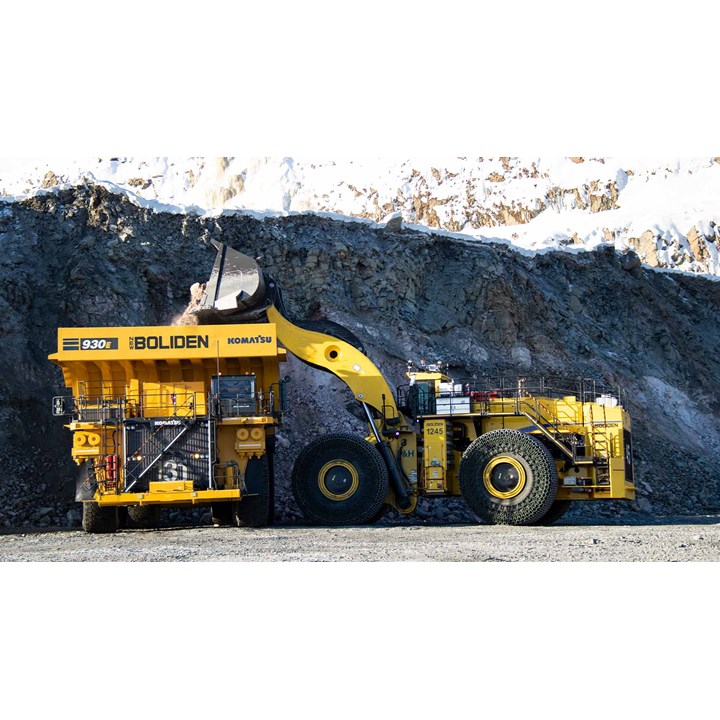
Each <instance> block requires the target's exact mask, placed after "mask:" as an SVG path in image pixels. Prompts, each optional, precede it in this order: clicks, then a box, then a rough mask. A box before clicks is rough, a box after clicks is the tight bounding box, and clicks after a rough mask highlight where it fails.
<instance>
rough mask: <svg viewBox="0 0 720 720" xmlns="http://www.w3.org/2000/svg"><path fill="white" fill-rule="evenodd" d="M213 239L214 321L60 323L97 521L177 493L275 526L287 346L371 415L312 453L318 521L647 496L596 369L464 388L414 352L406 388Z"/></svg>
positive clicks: (621, 412)
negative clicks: (428, 502)
mask: <svg viewBox="0 0 720 720" xmlns="http://www.w3.org/2000/svg"><path fill="white" fill-rule="evenodd" d="M213 244H214V245H215V246H216V248H217V251H218V252H217V256H216V259H215V265H214V267H213V269H212V273H211V276H210V279H209V281H208V283H207V286H206V292H205V294H204V297H203V298H202V300H201V302H200V303H199V304H198V306H197V307H195V308H194V312H195V313H196V316H197V318H198V320H199V322H200V323H201V324H200V325H198V326H193V327H185V328H167V327H165V328H124V329H118V328H105V329H101V328H100V329H99V328H95V329H74V330H60V331H59V351H58V353H56V354H55V355H52V356H51V359H52V360H54V361H55V362H57V363H58V364H60V365H61V367H62V368H63V372H64V374H65V380H66V384H67V385H68V386H69V387H71V388H72V390H73V396H72V398H56V399H55V404H56V408H55V410H56V414H58V415H63V414H71V416H72V422H71V423H70V425H69V426H68V427H69V428H70V429H71V430H72V431H73V451H72V452H73V456H74V458H75V460H76V461H77V462H78V463H80V464H82V466H83V467H84V468H85V469H86V473H85V475H84V479H83V478H81V483H80V489H79V493H78V499H79V500H82V501H83V502H84V526H85V528H86V529H87V530H89V531H100V530H104V529H106V528H107V529H109V530H114V529H115V528H117V526H118V522H120V523H122V520H123V518H122V513H120V516H119V514H118V512H117V510H118V508H125V507H128V508H129V513H130V515H131V517H133V519H135V518H136V516H139V517H140V521H141V522H142V519H143V518H144V513H147V512H148V510H151V509H152V508H154V507H157V506H161V505H168V504H171V503H179V504H199V503H208V504H210V505H211V506H212V510H213V515H214V517H215V518H216V520H217V521H219V522H230V521H234V522H235V523H237V524H238V525H262V524H265V523H267V522H269V521H270V519H271V516H272V496H273V490H272V488H273V477H272V463H271V461H272V448H273V439H274V431H275V427H276V425H277V424H278V423H279V422H280V419H281V416H282V412H283V410H284V408H283V382H284V381H283V380H281V379H280V374H279V372H278V364H279V363H280V362H282V360H283V359H284V352H285V350H283V349H282V348H278V346H277V341H278V340H279V341H280V342H281V343H282V345H283V346H284V348H285V349H287V350H288V351H289V352H291V353H293V354H294V355H295V356H297V357H298V358H299V359H300V360H302V361H303V362H305V363H307V364H309V365H311V366H313V367H316V368H319V369H321V370H325V371H327V372H330V373H332V374H334V375H335V376H337V377H338V378H340V379H341V380H343V381H344V382H345V383H346V385H347V386H348V387H349V389H350V390H351V392H352V393H353V395H354V397H355V398H356V399H357V401H358V402H359V403H360V404H361V406H362V408H363V410H364V415H365V417H366V419H367V423H368V435H367V437H364V438H363V437H357V436H355V435H352V434H347V433H333V434H330V435H327V436H324V437H319V438H316V439H315V440H313V441H311V442H310V443H309V444H308V445H307V446H306V447H304V448H302V449H299V450H298V455H297V459H296V462H295V465H294V467H293V471H292V477H291V485H292V491H293V495H294V497H295V499H296V501H297V503H298V506H299V507H300V509H301V511H302V512H303V514H304V516H305V518H306V519H307V520H308V521H309V522H313V523H323V524H327V525H338V524H341V525H352V524H361V523H369V522H374V521H376V520H377V519H378V518H379V517H380V516H381V515H382V514H383V512H385V510H387V508H389V507H394V508H396V509H397V510H398V511H399V512H400V513H404V514H405V513H412V512H413V511H414V509H415V507H416V506H417V501H418V498H419V497H426V498H435V497H447V496H461V497H462V498H463V499H464V500H465V502H466V503H467V505H468V506H469V508H470V510H471V511H472V513H474V515H475V516H476V517H477V518H478V519H480V520H481V521H483V522H488V523H495V524H511V525H534V524H547V523H551V522H554V521H555V520H557V519H558V518H559V517H560V516H561V515H562V514H563V513H564V512H565V511H566V510H567V508H568V507H569V505H570V502H571V501H573V500H585V501H590V500H611V499H633V498H634V496H635V487H634V484H633V467H632V438H631V424H630V417H629V416H628V413H627V412H626V410H625V409H624V408H623V407H622V404H621V402H620V397H619V394H617V393H613V392H609V391H607V390H605V389H602V388H600V386H599V385H597V384H596V383H595V382H592V381H587V380H571V381H567V380H551V379H548V378H537V379H532V378H527V377H526V378H516V379H513V380H512V381H507V380H504V379H484V380H479V381H478V380H473V381H464V380H460V379H455V378H453V377H451V375H450V374H449V373H448V371H447V369H446V368H444V367H443V366H442V364H441V363H439V362H437V363H433V364H425V363H422V362H419V363H418V364H417V365H415V364H414V363H410V364H409V366H408V368H407V377H408V382H407V383H406V384H403V385H402V386H400V387H398V388H397V392H396V393H393V391H392V390H391V389H390V386H389V385H388V383H387V381H386V380H385V378H384V377H383V375H382V373H381V372H380V371H379V370H378V368H377V367H376V366H375V365H374V364H373V362H372V361H371V360H370V359H369V358H368V357H367V355H366V354H365V352H364V348H363V346H362V343H361V342H360V341H359V340H358V338H356V337H355V336H354V335H353V334H352V333H351V332H349V331H348V330H347V329H346V328H344V327H342V326H340V325H337V324H335V323H332V322H319V323H318V322H315V323H310V322H292V321H291V320H290V319H289V318H288V313H287V310H286V308H285V306H284V303H283V300H282V293H281V291H280V289H279V287H278V285H277V283H275V281H274V280H273V279H272V278H271V277H270V276H269V275H266V274H265V273H264V272H263V271H262V270H261V269H260V268H259V266H258V265H257V263H256V262H255V260H253V259H252V258H251V257H249V256H247V255H243V254H242V253H239V252H237V251H236V250H233V249H232V248H229V247H227V246H225V245H222V244H220V243H216V242H213ZM151 519H152V518H151ZM146 524H150V523H149V522H147V523H146Z"/></svg>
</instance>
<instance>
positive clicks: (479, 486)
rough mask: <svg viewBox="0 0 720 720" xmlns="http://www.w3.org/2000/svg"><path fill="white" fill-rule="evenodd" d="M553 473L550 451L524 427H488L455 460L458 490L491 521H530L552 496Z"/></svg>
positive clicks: (543, 510)
mask: <svg viewBox="0 0 720 720" xmlns="http://www.w3.org/2000/svg"><path fill="white" fill-rule="evenodd" d="M557 488H558V474H557V467H556V465H555V461H554V460H553V457H552V455H551V454H550V451H549V450H548V449H547V448H546V447H545V446H544V445H543V444H542V443H541V442H538V441H537V440H535V439H534V438H532V437H530V436H529V435H527V434H525V433H520V432H517V431H516V430H493V431H491V432H489V433H486V434H485V435H481V436H480V437H479V438H478V439H477V440H475V441H473V443H472V444H471V445H470V447H468V449H467V450H466V451H465V453H464V454H463V457H462V461H461V463H460V493H461V494H462V497H463V499H464V500H465V502H466V503H467V504H468V506H469V508H470V510H471V511H472V512H473V513H475V515H477V516H478V517H479V518H480V519H481V520H482V521H483V522H487V523H490V524H492V525H532V524H533V523H536V522H538V521H539V520H541V519H542V518H544V517H545V516H546V515H547V514H548V513H549V511H550V509H551V507H552V505H553V503H554V502H555V495H556V493H557Z"/></svg>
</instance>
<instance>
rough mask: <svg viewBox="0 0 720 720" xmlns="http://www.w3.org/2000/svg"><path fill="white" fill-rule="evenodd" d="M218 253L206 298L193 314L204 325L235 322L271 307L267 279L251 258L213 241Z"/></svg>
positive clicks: (206, 290)
mask: <svg viewBox="0 0 720 720" xmlns="http://www.w3.org/2000/svg"><path fill="white" fill-rule="evenodd" d="M211 242H212V244H213V245H214V246H215V248H216V249H217V251H218V253H217V256H216V258H215V264H214V265H213V269H212V272H211V274H210V279H209V280H208V283H207V287H206V289H205V295H204V296H203V299H202V300H201V302H200V304H199V305H198V306H197V307H195V308H194V309H193V310H192V312H193V313H194V314H196V315H197V316H198V320H199V321H200V322H201V323H217V322H233V321H237V320H239V319H242V318H249V317H252V316H253V315H256V314H257V313H258V312H262V310H264V309H265V308H267V306H268V305H269V302H268V297H267V291H266V285H265V277H264V275H263V272H262V270H261V269H260V267H259V265H258V264H257V263H256V262H255V260H254V259H253V258H251V257H250V256H249V255H243V253H240V252H238V251H237V250H233V249H232V248H230V247H228V246H227V245H223V244H222V243H219V242H217V241H215V240H211Z"/></svg>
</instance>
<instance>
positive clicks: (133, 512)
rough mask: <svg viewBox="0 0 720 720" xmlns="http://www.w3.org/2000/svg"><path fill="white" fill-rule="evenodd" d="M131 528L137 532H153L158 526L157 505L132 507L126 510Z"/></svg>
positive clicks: (158, 513)
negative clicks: (137, 530)
mask: <svg viewBox="0 0 720 720" xmlns="http://www.w3.org/2000/svg"><path fill="white" fill-rule="evenodd" d="M128 516H129V518H130V523H131V525H132V527H134V528H138V529H139V530H154V529H155V528H157V527H159V525H160V506H159V505H133V506H132V507H129V508H128Z"/></svg>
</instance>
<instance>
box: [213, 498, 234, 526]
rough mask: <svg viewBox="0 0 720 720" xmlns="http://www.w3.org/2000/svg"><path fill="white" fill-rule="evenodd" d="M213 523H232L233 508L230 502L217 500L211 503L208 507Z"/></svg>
mask: <svg viewBox="0 0 720 720" xmlns="http://www.w3.org/2000/svg"><path fill="white" fill-rule="evenodd" d="M210 514H211V516H212V521H213V525H232V524H233V509H232V503H229V502H218V503H213V504H212V506H211V508H210Z"/></svg>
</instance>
